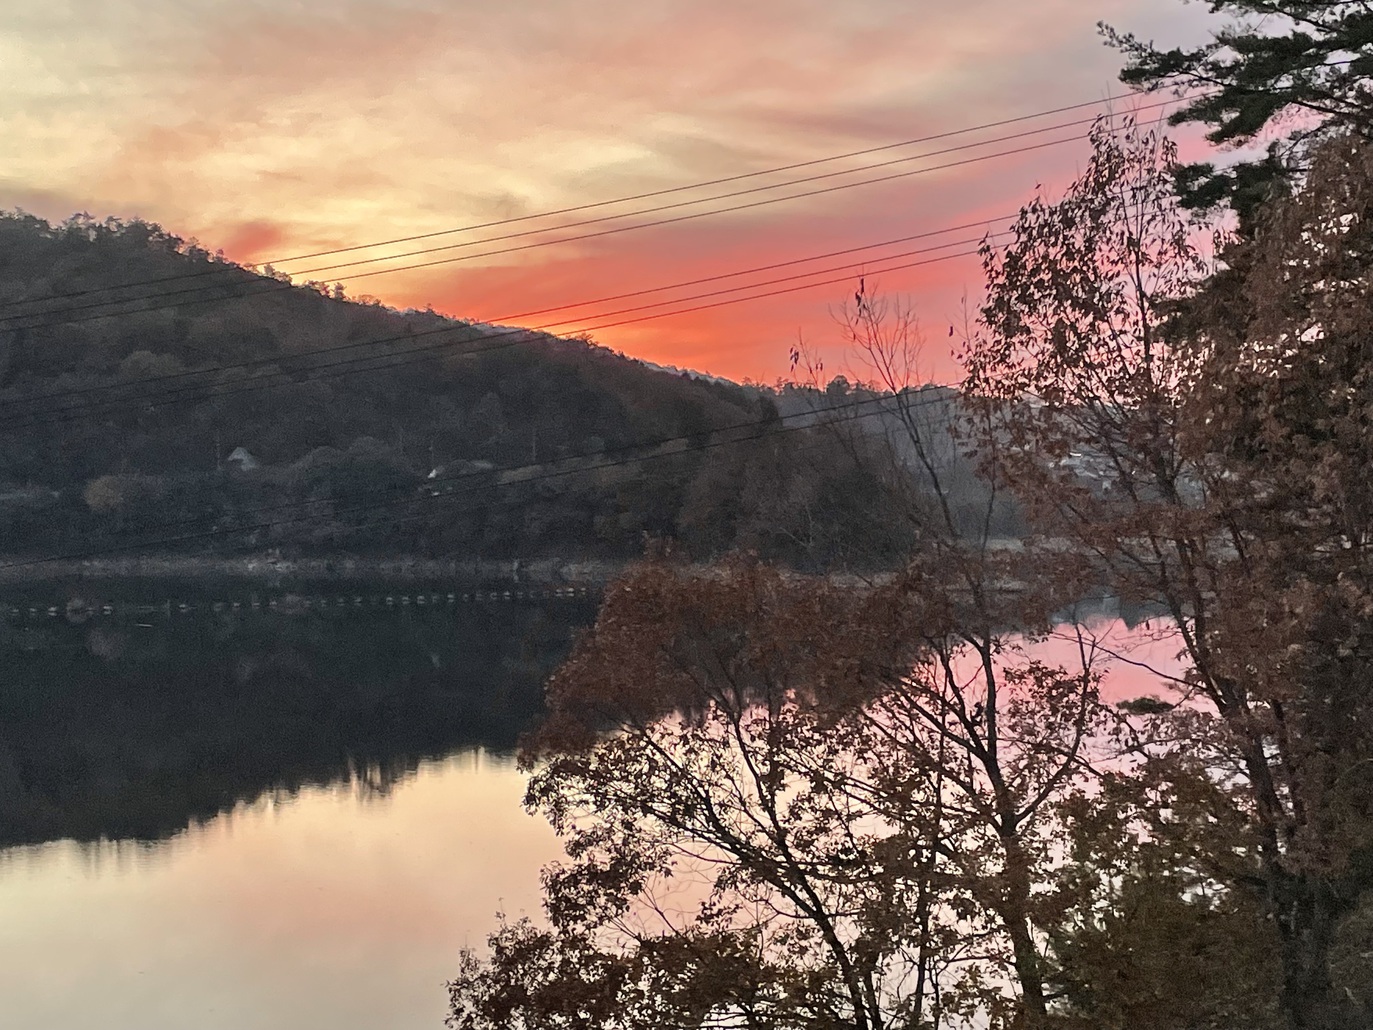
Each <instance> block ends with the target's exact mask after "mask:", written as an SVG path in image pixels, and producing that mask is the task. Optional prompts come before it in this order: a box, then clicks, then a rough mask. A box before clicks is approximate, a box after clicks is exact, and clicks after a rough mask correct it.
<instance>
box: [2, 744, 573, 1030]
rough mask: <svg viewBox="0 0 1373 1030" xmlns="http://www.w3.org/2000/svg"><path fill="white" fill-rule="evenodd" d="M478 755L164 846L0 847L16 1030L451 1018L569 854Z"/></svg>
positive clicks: (276, 806)
mask: <svg viewBox="0 0 1373 1030" xmlns="http://www.w3.org/2000/svg"><path fill="white" fill-rule="evenodd" d="M523 789H524V777H523V776H521V775H520V774H519V773H518V772H517V771H516V770H515V768H514V766H513V763H511V762H510V761H509V760H506V759H494V758H492V757H490V756H488V755H484V754H483V753H481V752H468V753H465V754H462V755H459V756H455V757H453V758H450V759H447V760H445V761H442V762H432V763H427V764H424V765H422V766H421V767H420V769H419V771H418V773H417V774H416V775H415V776H414V777H413V778H412V779H410V780H408V781H406V782H403V783H401V784H399V785H397V786H396V787H395V788H394V789H393V790H392V792H391V794H390V796H388V797H384V798H380V797H377V796H376V795H375V794H371V795H370V796H364V795H367V794H368V792H359V791H358V790H356V789H355V787H354V786H353V785H350V784H346V783H345V784H340V785H336V786H333V787H329V788H308V789H306V790H304V791H302V792H301V793H300V795H299V796H298V797H296V798H294V799H293V800H291V801H290V802H289V803H278V802H276V801H274V800H271V799H264V800H261V801H259V802H258V803H256V804H254V805H252V806H244V807H240V808H238V809H237V810H235V811H234V812H233V813H231V814H228V815H225V816H221V817H219V818H216V819H213V820H211V821H210V822H208V823H207V824H205V825H203V826H199V827H193V828H192V829H190V830H189V831H187V832H185V833H183V834H180V835H178V836H177V837H175V838H173V839H172V840H170V841H167V842H165V843H163V844H160V845H156V846H144V845H130V844H122V845H115V844H108V845H101V846H97V847H84V848H83V847H81V846H78V845H75V844H71V843H69V842H64V843H59V844H50V845H42V846H38V847H31V848H22V849H16V850H14V851H11V852H8V853H0V914H3V918H0V998H3V999H4V1004H3V1005H2V1006H0V1028H4V1030H11V1028H13V1030H21V1028H22V1030H32V1028H36V1027H76V1026H100V1027H103V1028H108V1030H125V1028H128V1030H163V1028H166V1030H184V1028H185V1027H187V1026H195V1027H197V1028H203V1030H217V1028H220V1027H223V1028H230V1027H232V1028H234V1030H240V1028H244V1027H253V1028H261V1030H274V1028H281V1030H316V1028H318V1030H324V1028H328V1030H352V1028H358V1030H362V1028H367V1030H373V1028H380V1027H386V1028H397V1030H408V1028H410V1027H416V1028H418V1027H431V1028H432V1027H436V1026H439V1025H441V1021H442V1017H443V1014H444V1009H445V1000H446V998H445V992H444V989H443V984H444V980H445V979H446V977H447V976H449V975H451V973H452V971H453V970H454V969H455V967H456V960H457V952H458V950H459V949H460V948H461V947H463V946H464V945H468V944H470V945H474V946H477V945H480V944H481V943H482V941H483V939H484V936H485V934H486V932H487V931H488V930H490V929H491V928H492V927H493V925H494V913H495V911H496V910H497V909H498V908H503V909H504V910H505V911H507V912H509V913H511V914H512V915H516V914H519V913H521V912H524V911H533V910H534V909H536V908H537V903H538V878H537V875H536V874H537V870H538V868H539V866H540V865H541V864H542V863H544V862H545V861H547V860H548V859H550V858H552V857H553V856H554V855H555V854H556V853H557V851H558V848H557V844H556V842H555V841H554V839H553V836H552V834H551V832H550V831H549V829H548V827H547V825H546V824H545V823H544V822H543V820H541V819H537V818H532V817H530V816H528V815H526V814H525V813H524V811H523V809H522V808H521V806H520V798H521V794H522V791H523Z"/></svg>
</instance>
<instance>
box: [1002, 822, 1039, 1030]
mask: <svg viewBox="0 0 1373 1030" xmlns="http://www.w3.org/2000/svg"><path fill="white" fill-rule="evenodd" d="M1001 846H1002V849H1003V850H1004V853H1005V856H1006V866H1005V872H1004V876H1005V891H1006V893H1005V895H1004V896H1003V898H1002V907H1003V911H1002V921H1003V922H1004V923H1005V924H1006V931H1007V933H1008V934H1009V935H1010V938H1011V951H1012V956H1013V958H1014V960H1015V975H1016V980H1017V981H1018V982H1019V984H1020V1001H1021V1006H1022V1013H1021V1023H1020V1025H1021V1026H1022V1027H1023V1028H1024V1030H1042V1028H1043V1027H1044V1026H1046V1025H1047V1023H1048V1005H1047V1002H1046V1001H1045V1000H1044V973H1043V970H1042V969H1041V967H1040V962H1039V949H1038V947H1036V946H1035V941H1034V935H1033V934H1032V933H1031V932H1030V871H1029V863H1028V861H1027V859H1026V856H1025V851H1024V848H1022V847H1021V843H1020V840H1019V839H1018V838H1017V836H1016V834H1015V832H1014V831H1011V832H1010V833H1005V832H1003V833H1002V835H1001Z"/></svg>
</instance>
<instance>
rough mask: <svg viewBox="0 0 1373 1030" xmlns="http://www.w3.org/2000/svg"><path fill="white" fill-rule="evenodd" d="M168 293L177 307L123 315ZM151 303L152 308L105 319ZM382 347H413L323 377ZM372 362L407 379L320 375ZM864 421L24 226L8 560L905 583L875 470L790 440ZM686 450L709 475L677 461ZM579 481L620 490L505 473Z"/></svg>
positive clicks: (158, 243)
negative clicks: (460, 560)
mask: <svg viewBox="0 0 1373 1030" xmlns="http://www.w3.org/2000/svg"><path fill="white" fill-rule="evenodd" d="M188 275H189V276H192V278H189V279H186V278H180V279H176V278H173V277H185V276H188ZM154 280H168V281H166V282H163V283H161V284H154V285H147V286H144V287H141V288H139V289H133V290H122V291H116V292H110V288H111V287H114V286H117V285H118V284H123V283H150V282H152V281H154ZM90 291H98V292H94V293H92V292H90ZM136 296H148V297H151V298H153V299H151V300H148V301H147V302H145V303H127V302H126V303H111V304H107V305H103V306H102V302H106V301H117V300H119V299H122V298H126V297H136ZM159 296H160V297H161V298H162V299H160V300H159V299H158V298H159ZM173 301H175V302H176V303H173ZM140 308H147V309H148V310H142V311H140V310H137V309H140ZM107 313H109V314H111V317H99V318H97V317H93V316H96V315H101V314H107ZM64 314H65V316H66V317H68V318H69V319H71V320H72V321H66V322H64V321H63V320H62V318H63V316H64ZM448 329H451V332H449V331H446V330H448ZM435 330H445V331H443V332H435ZM370 340H384V341H389V342H386V343H382V344H379V345H378V346H376V347H363V348H360V349H354V350H350V351H343V352H340V353H337V354H326V355H320V356H316V357H313V358H311V357H309V355H310V354H311V353H312V352H317V351H321V350H323V349H326V348H336V347H340V346H346V345H348V344H353V343H359V342H364V341H370ZM438 344H443V346H442V348H441V349H438V350H435V351H433V352H432V353H430V354H427V355H425V356H424V357H423V359H422V360H420V359H417V358H416V357H404V356H397V357H395V358H393V359H386V355H388V354H390V355H399V354H400V352H403V351H405V350H408V349H412V348H414V347H426V346H436V345H438ZM371 357H378V358H381V359H383V360H382V362H381V363H383V364H384V363H386V360H395V361H397V362H404V364H401V365H400V366H399V367H396V368H392V369H383V370H375V369H370V370H368V371H365V372H359V373H357V374H349V375H336V374H335V373H336V372H337V371H341V370H330V369H323V370H320V369H319V368H318V366H321V365H322V364H324V363H325V362H328V361H339V360H345V359H357V358H371ZM244 363H253V364H251V366H250V367H247V368H243V367H237V368H227V367H226V366H238V365H242V364H244ZM312 368H315V369H316V371H313V372H312V371H311V369H312ZM264 383H272V384H275V385H273V386H272V387H271V388H269V389H258V388H256V387H257V386H259V385H261V384H264ZM121 384H122V385H121ZM845 398H848V399H861V398H859V396H858V395H857V394H856V393H854V392H853V391H851V390H849V389H848V388H847V387H846V386H844V385H843V384H841V385H840V387H839V388H838V391H837V395H836V392H835V391H831V392H830V393H829V394H825V393H823V392H822V391H819V390H800V389H793V390H790V391H787V392H785V395H784V394H779V393H778V392H776V391H772V390H764V389H759V388H750V387H744V386H739V385H735V384H731V383H724V382H720V381H716V380H711V379H707V378H702V377H695V376H690V375H687V374H675V373H672V372H667V371H663V370H660V369H655V368H651V367H649V366H646V365H644V364H642V363H640V362H636V361H633V360H630V359H627V358H625V357H623V356H620V355H617V354H615V353H613V352H611V351H609V350H607V349H606V348H603V347H599V346H597V345H595V344H593V343H591V342H589V341H585V340H579V339H571V340H568V339H558V338H554V337H551V336H547V335H544V334H540V333H525V332H519V333H511V332H509V331H505V330H496V329H492V328H491V327H483V326H472V325H467V324H465V323H461V322H454V321H450V320H446V319H443V318H441V317H440V316H438V315H436V314H434V313H432V312H416V311H406V312H401V311H395V310H392V309H389V308H386V307H383V306H381V305H379V304H377V303H375V302H368V301H363V302H359V301H353V300H349V299H347V298H346V297H345V296H344V293H343V291H342V289H340V288H337V287H336V288H333V289H330V288H326V287H324V286H323V285H320V284H307V285H302V286H296V287H292V286H288V285H287V284H285V283H283V282H280V281H279V280H277V279H274V278H272V277H271V276H263V275H258V274H256V273H254V272H252V271H249V270H247V269H243V268H239V267H238V266H235V265H233V264H231V263H228V262H226V261H224V260H223V259H222V258H220V257H219V256H216V255H212V254H210V253H208V252H207V251H205V250H204V249H202V248H200V247H199V246H198V245H195V244H193V243H187V242H185V241H183V240H181V239H179V238H178V237H176V236H173V235H171V234H169V233H167V232H165V231H164V230H162V229H161V228H159V227H158V226H155V225H150V224H147V223H143V222H138V221H134V222H122V221H118V220H113V219H112V220H107V221H103V222H102V221H96V220H93V219H91V218H89V217H87V216H77V217H74V218H72V219H69V220H68V221H67V222H64V223H62V224H60V225H56V226H54V225H50V224H48V223H47V222H45V221H43V220H41V219H38V218H34V217H32V216H28V215H24V214H20V213H12V214H7V215H3V216H0V540H3V541H4V544H3V549H4V550H5V551H7V552H9V553H26V554H42V553H52V552H56V551H62V550H64V549H66V550H69V549H72V548H74V547H75V548H78V549H82V550H84V549H88V548H91V547H96V548H98V547H101V546H119V545H122V544H127V543H129V542H133V541H138V540H143V539H148V540H153V541H156V540H159V539H162V538H166V537H172V536H177V535H180V534H183V533H196V534H204V533H207V532H213V533H216V534H222V535H216V536H213V537H209V538H206V537H197V538H196V540H195V541H194V544H193V546H194V547H196V548H204V547H207V546H209V547H212V548H218V549H220V550H224V549H231V548H242V547H249V548H258V549H261V548H266V547H281V548H285V549H290V550H295V551H299V552H312V553H320V552H330V551H338V550H349V551H353V552H361V553H367V552H372V553H376V552H393V553H394V552H397V551H404V552H408V553H419V554H428V555H445V556H449V555H461V556H469V555H470V556H482V557H502V556H516V555H519V556H524V555H537V554H569V553H570V554H581V555H597V556H625V555H637V554H638V553H640V552H641V551H642V549H643V544H644V539H645V537H651V538H670V539H673V540H675V541H677V544H678V546H679V547H681V548H683V549H685V550H686V551H687V552H688V553H690V554H692V555H694V556H699V557H706V556H710V555H714V554H719V553H722V552H724V551H726V550H729V549H734V548H746V549H753V550H757V551H759V552H760V553H763V554H765V555H767V556H769V557H776V558H779V559H781V560H786V561H789V562H792V563H796V564H802V565H811V566H828V565H832V564H834V563H835V562H845V563H857V564H880V563H882V562H884V561H886V560H887V559H889V558H890V556H891V555H893V554H896V553H899V552H900V550H901V549H902V548H903V547H904V546H905V545H906V544H907V543H908V540H907V539H906V538H905V535H904V534H905V533H906V532H907V531H906V529H905V528H904V527H903V526H902V525H901V522H900V519H899V518H898V517H896V516H897V512H896V510H895V509H894V508H893V507H892V506H891V504H890V503H889V502H888V501H887V500H885V499H884V489H883V487H882V485H881V484H880V483H879V482H878V481H877V480H876V479H875V478H874V476H873V474H872V472H871V471H870V469H869V467H868V466H867V465H864V464H861V463H855V462H854V461H853V460H852V455H851V453H850V451H851V444H850V443H845V442H844V441H842V440H838V439H836V437H835V435H834V434H833V433H827V432H822V431H819V430H817V429H802V430H800V431H789V432H786V433H784V434H782V435H780V436H777V435H773V431H774V430H776V429H780V428H782V427H783V425H784V423H783V422H782V421H781V418H780V417H781V416H782V415H788V416H790V415H792V414H794V413H795V412H796V411H797V410H803V409H805V408H807V407H812V408H813V407H817V406H826V405H829V406H833V404H834V403H835V401H836V399H838V400H839V401H843V400H844V399H845ZM779 403H780V404H781V406H782V407H784V408H785V409H786V410H784V411H779ZM785 424H786V425H787V426H788V427H790V426H794V425H795V423H794V422H791V421H788V422H787V423H785ZM736 426H747V427H751V428H749V429H746V430H736V431H735V432H734V438H743V439H742V442H735V443H730V444H728V445H724V446H714V447H710V448H709V449H706V450H694V451H693V450H691V449H690V448H691V447H703V446H706V445H708V444H710V443H711V442H712V441H716V440H718V439H719V434H718V431H719V430H721V429H727V428H728V427H736ZM712 434H715V435H712ZM875 439H876V438H875V437H874V440H875ZM663 440H673V441H676V444H675V446H677V447H679V448H680V447H683V446H684V445H685V446H686V447H687V448H688V450H687V453H683V454H679V455H676V456H669V457H653V455H654V454H655V453H656V450H657V448H656V446H655V445H656V444H657V442H658V441H663ZM868 446H876V443H871V444H869V445H868ZM643 458H648V460H636V459H643ZM569 460H571V461H572V463H573V464H574V465H575V464H577V463H578V462H580V464H582V465H589V466H601V467H599V468H593V469H585V470H582V471H577V472H574V473H572V474H568V475H565V476H555V477H550V476H545V475H541V474H540V473H537V472H536V473H530V472H528V470H527V469H526V471H525V472H523V473H504V472H502V470H503V469H511V468H524V467H526V466H531V465H532V466H535V468H536V469H538V470H545V469H547V468H548V467H549V463H558V462H567V461H569ZM554 467H559V468H561V467H566V466H554ZM431 473H433V474H434V475H433V478H432V479H431V478H430V476H431ZM531 474H534V475H538V476H539V478H536V479H535V480H534V481H532V482H526V483H523V484H521V483H519V482H517V481H512V480H518V479H519V478H521V476H522V475H524V476H526V477H527V476H528V475H531ZM436 486H437V487H439V488H444V487H451V488H452V493H451V494H446V495H445V494H439V495H438V496H435V495H434V488H435V487H436ZM263 523H272V525H270V526H264V525H263ZM235 529H243V530H244V531H243V532H232V531H233V530H235Z"/></svg>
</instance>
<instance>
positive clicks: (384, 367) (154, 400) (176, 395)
mask: <svg viewBox="0 0 1373 1030" xmlns="http://www.w3.org/2000/svg"><path fill="white" fill-rule="evenodd" d="M930 249H942V248H938V247H936V248H930ZM976 253H978V251H976V250H967V251H960V252H957V253H954V254H946V255H942V256H940V257H936V258H929V259H925V260H921V261H912V262H907V263H904V264H899V265H893V266H890V267H886V268H880V269H873V270H871V271H869V272H867V273H866V274H869V275H882V274H886V273H888V272H895V271H903V270H906V269H909V268H915V267H919V266H923V265H929V264H934V263H937V262H941V261H947V260H952V259H955V258H960V257H968V256H971V255H974V254H976ZM845 267H852V266H845ZM812 274H820V273H812ZM792 278H797V277H792ZM851 279H852V275H845V276H841V277H838V278H833V279H825V280H819V281H816V282H810V283H806V284H803V285H800V286H791V287H787V288H784V289H778V290H770V291H765V292H763V293H758V294H754V295H750V296H747V297H736V298H731V299H729V300H723V301H716V302H713V303H707V304H698V305H695V306H693V307H688V308H681V309H677V310H673V311H666V312H659V313H657V314H650V315H642V316H638V317H631V318H624V319H619V320H617V321H612V322H602V323H600V324H596V325H590V326H584V327H582V328H581V329H580V330H575V331H572V330H569V331H566V332H568V333H569V334H572V333H574V332H578V331H579V332H587V333H589V332H598V331H601V330H604V329H610V328H615V327H618V326H622V325H631V324H637V323H639V322H646V321H651V320H654V319H657V318H665V317H669V316H672V315H681V314H688V313H691V312H695V311H703V310H709V309H713V308H719V307H726V306H729V305H732V304H739V303H744V302H746V301H752V300H761V299H765V298H768V297H774V296H781V295H785V294H790V293H797V292H800V291H803V290H808V289H814V288H815V287H817V286H827V285H833V284H835V283H840V282H848V281H851ZM755 285H756V284H755ZM748 288H752V287H740V288H738V289H748ZM729 292H735V290H723V291H714V293H708V294H701V295H700V296H702V297H708V296H713V295H718V294H719V293H729ZM678 302H680V301H678ZM678 302H665V303H678ZM631 310H638V309H624V312H628V311H631ZM619 313H623V312H613V311H612V312H603V313H602V314H600V315H598V316H593V317H594V318H596V319H604V318H610V317H612V316H614V315H616V314H619ZM566 324H567V323H566V321H562V322H553V323H549V324H548V325H549V327H552V326H558V325H566ZM543 328H545V327H538V326H536V327H531V328H519V329H512V330H508V331H502V332H499V333H493V334H488V335H486V336H482V337H478V339H481V340H489V339H499V338H502V337H508V336H516V337H519V336H523V335H524V334H527V333H534V332H540V331H542V329H543ZM463 329H470V327H467V326H444V327H441V328H437V329H433V330H426V331H423V332H422V333H421V332H417V333H414V334H406V335H403V336H397V337H390V338H385V339H382V340H371V341H359V342H358V343H356V344H352V345H349V346H351V347H362V346H375V345H379V344H382V343H390V342H399V341H405V340H410V339H413V338H415V337H418V336H420V335H433V334H437V333H451V332H456V331H460V330H463ZM521 342H525V341H523V340H520V339H515V340H512V341H510V342H507V343H504V344H501V345H498V346H494V347H478V348H473V349H471V350H467V351H458V352H454V353H453V356H454V357H459V358H461V357H471V356H475V355H479V354H485V353H490V352H492V351H498V350H506V349H509V348H511V347H515V346H518V345H519V344H520V343H521ZM450 347H451V342H441V343H436V344H428V345H426V346H423V347H414V348H409V349H406V350H403V351H392V352H389V353H384V354H373V355H363V356H361V357H356V358H348V359H343V360H341V361H335V362H328V363H324V364H320V365H313V366H309V367H308V368H305V369H297V370H277V371H269V372H267V373H266V375H265V376H264V378H266V377H269V376H281V375H291V374H293V373H295V372H305V373H314V372H316V371H320V370H324V371H332V370H336V369H340V368H342V369H343V371H333V374H331V375H323V376H315V375H311V376H310V377H309V379H307V380H295V379H287V380H284V381H280V382H269V383H252V382H249V383H247V384H245V385H241V386H240V385H239V384H213V383H212V384H192V385H190V386H187V387H182V388H178V389H172V390H168V391H164V392H163V393H161V394H145V395H135V396H132V397H126V398H116V399H113V400H108V401H94V402H90V403H86V404H79V405H69V406H67V407H63V408H57V409H54V412H53V413H55V414H57V415H58V417H56V418H44V419H39V418H34V417H32V416H34V415H40V414H44V413H42V412H31V413H24V414H20V415H18V416H16V417H15V418H13V419H9V420H0V430H7V429H28V428H33V427H36V426H43V425H50V424H56V423H62V422H68V421H75V420H77V419H81V418H86V417H91V416H92V415H97V414H105V413H108V412H109V411H112V410H118V409H119V408H121V407H127V406H133V405H153V406H160V405H164V404H173V403H194V402H196V401H201V400H210V399H214V398H218V397H225V396H232V395H235V394H239V393H248V392H255V391H257V390H263V389H273V388H277V387H283V386H291V385H298V384H299V383H300V382H302V381H309V382H318V381H324V380H329V379H336V378H341V377H342V376H345V375H356V374H358V373H362V372H376V371H388V370H391V369H395V368H402V367H406V366H408V365H413V364H417V363H419V362H422V361H426V360H430V359H431V358H432V357H434V356H435V352H436V351H441V350H445V349H449V348H450ZM414 355H420V356H419V357H413V356H414ZM397 357H399V358H408V359H409V360H402V361H391V360H389V359H391V358H397ZM378 361H380V362H384V363H383V364H364V363H367V362H378ZM347 366H354V367H347ZM219 386H231V387H234V388H232V389H224V390H220V389H217V388H216V387H219ZM207 387H208V389H207ZM202 391H203V392H202ZM24 419H27V421H22V420H24Z"/></svg>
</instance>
